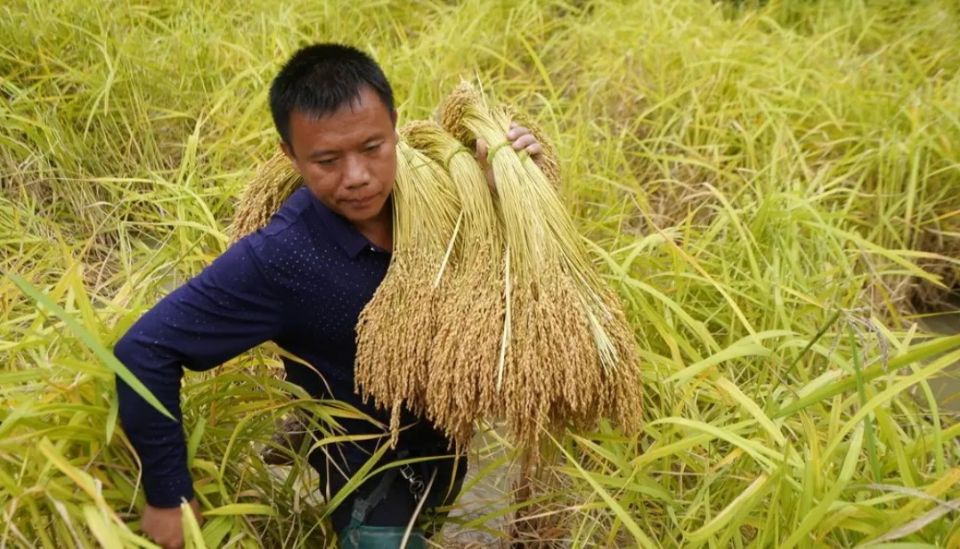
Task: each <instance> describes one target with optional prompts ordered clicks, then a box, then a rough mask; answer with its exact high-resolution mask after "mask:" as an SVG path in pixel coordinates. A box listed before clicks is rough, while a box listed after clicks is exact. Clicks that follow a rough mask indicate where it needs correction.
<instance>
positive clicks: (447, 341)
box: [404, 121, 505, 446]
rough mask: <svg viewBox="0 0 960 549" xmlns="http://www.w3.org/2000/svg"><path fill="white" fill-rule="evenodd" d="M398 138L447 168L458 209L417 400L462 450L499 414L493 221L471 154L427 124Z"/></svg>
mask: <svg viewBox="0 0 960 549" xmlns="http://www.w3.org/2000/svg"><path fill="white" fill-rule="evenodd" d="M404 137H405V139H406V141H407V142H408V143H409V144H410V145H411V146H413V147H416V148H417V149H418V150H420V151H421V152H423V153H424V154H426V155H427V156H429V157H430V158H431V159H433V160H434V161H435V162H437V163H439V164H440V165H441V166H445V167H446V169H447V171H448V172H449V174H450V179H451V180H452V181H453V182H454V183H455V185H456V191H457V195H458V197H459V202H460V205H461V213H460V220H459V222H458V230H457V235H456V239H455V240H454V241H453V242H452V244H453V246H452V248H451V250H452V253H451V254H450V256H449V257H450V261H449V263H448V268H449V269H450V279H449V283H448V284H445V285H444V286H443V287H442V288H439V290H440V292H439V294H438V295H437V296H436V297H437V302H436V303H437V305H436V313H437V317H438V318H440V319H443V321H442V322H440V323H438V325H437V326H436V332H435V333H434V336H433V342H432V345H431V350H430V355H429V357H428V359H429V375H428V377H427V385H426V388H425V395H424V396H425V399H426V405H427V409H426V412H427V415H428V417H429V418H430V419H431V420H432V421H433V422H434V423H435V424H436V425H438V426H439V427H441V428H442V429H443V430H444V431H445V432H446V434H447V435H448V436H449V437H450V438H451V439H452V440H454V441H455V442H456V444H457V445H458V446H465V445H466V444H468V443H469V441H470V439H471V438H472V435H473V424H474V421H475V420H476V418H477V417H480V416H486V417H501V416H502V415H503V414H504V412H505V410H504V406H503V404H504V403H503V400H502V399H501V398H500V395H498V394H497V391H496V390H495V389H496V387H495V384H494V383H493V382H492V380H494V379H495V378H496V366H497V364H498V362H499V361H500V360H501V359H502V349H504V348H505V346H504V345H503V316H504V297H503V296H504V286H503V271H502V260H503V250H504V247H503V239H502V236H501V234H500V220H499V216H498V213H497V208H496V205H495V204H494V196H493V193H491V192H490V189H489V188H488V186H487V181H486V177H485V175H484V173H483V171H482V169H481V168H480V165H479V164H478V163H477V162H476V160H475V159H474V157H473V151H472V150H470V149H467V148H465V147H464V146H463V145H462V144H461V143H460V142H459V141H457V140H456V139H455V138H454V137H453V136H451V135H450V134H448V133H447V132H445V131H444V130H443V128H441V127H440V126H439V125H438V124H437V123H435V122H432V121H421V122H413V123H410V124H408V125H407V126H406V127H405V131H404Z"/></svg>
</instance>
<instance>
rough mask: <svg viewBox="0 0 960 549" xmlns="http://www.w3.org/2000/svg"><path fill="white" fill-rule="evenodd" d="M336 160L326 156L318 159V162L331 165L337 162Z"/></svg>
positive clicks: (322, 164)
mask: <svg viewBox="0 0 960 549" xmlns="http://www.w3.org/2000/svg"><path fill="white" fill-rule="evenodd" d="M336 160H337V159H336V158H324V159H322V160H317V164H320V165H321V166H329V165H331V164H333V163H334V162H336Z"/></svg>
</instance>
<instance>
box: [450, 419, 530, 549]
mask: <svg viewBox="0 0 960 549" xmlns="http://www.w3.org/2000/svg"><path fill="white" fill-rule="evenodd" d="M468 460H469V465H468V468H467V477H466V479H465V480H464V483H463V486H464V491H463V493H462V494H461V495H460V499H459V501H458V503H457V507H456V509H454V510H453V511H452V512H451V513H450V517H449V520H448V521H447V522H446V524H444V526H443V530H441V532H440V534H441V535H440V537H439V539H437V540H435V541H436V542H437V543H439V544H440V545H441V546H443V547H460V548H471V549H473V548H477V549H479V548H481V547H483V548H487V547H490V548H498V547H508V546H509V544H508V543H507V542H506V541H505V539H506V536H507V533H508V532H509V529H510V524H509V520H510V515H509V514H507V515H502V516H497V517H491V518H487V519H485V520H482V523H481V524H479V525H476V526H472V527H468V526H467V524H466V523H469V522H470V521H471V520H474V519H478V518H480V517H483V516H484V515H486V514H488V513H491V512H493V511H495V510H497V509H504V508H505V507H508V506H509V505H510V491H511V489H512V487H513V485H514V482H515V480H516V478H517V470H516V469H517V467H516V464H512V463H510V461H509V460H507V459H506V456H505V454H504V451H503V448H502V446H500V445H498V444H493V436H492V435H491V434H490V433H479V434H477V436H476V437H475V438H474V441H473V443H472V444H471V446H470V450H469V452H468Z"/></svg>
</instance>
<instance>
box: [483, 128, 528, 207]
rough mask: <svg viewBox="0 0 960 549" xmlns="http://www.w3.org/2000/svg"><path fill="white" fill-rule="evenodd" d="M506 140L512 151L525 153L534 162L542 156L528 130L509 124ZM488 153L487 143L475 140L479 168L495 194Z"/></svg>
mask: <svg viewBox="0 0 960 549" xmlns="http://www.w3.org/2000/svg"><path fill="white" fill-rule="evenodd" d="M506 138H507V140H508V141H510V145H511V146H512V147H513V150H515V151H517V152H520V151H525V152H526V153H527V154H529V155H530V157H531V158H533V159H534V160H537V159H538V157H539V156H540V155H541V154H543V147H542V146H541V145H540V142H539V141H537V138H536V137H535V136H534V135H533V134H532V133H530V130H529V129H527V128H525V127H523V126H521V125H519V124H517V123H516V122H511V123H510V131H508V132H507V134H506ZM489 152H490V148H489V146H488V145H487V142H486V141H484V140H483V139H477V153H476V157H477V162H479V163H480V167H481V168H483V174H484V175H485V176H486V178H487V185H489V186H490V190H491V191H493V192H496V191H497V181H496V179H495V178H494V176H493V166H491V165H490V161H489V159H488V158H487V154H488V153H489Z"/></svg>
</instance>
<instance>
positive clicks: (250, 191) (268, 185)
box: [229, 152, 303, 242]
mask: <svg viewBox="0 0 960 549" xmlns="http://www.w3.org/2000/svg"><path fill="white" fill-rule="evenodd" d="M301 185H303V178H301V177H300V174H299V173H297V171H296V170H295V169H294V168H293V166H292V165H290V160H289V159H288V158H287V156H286V155H285V154H283V153H282V152H278V153H277V154H275V155H273V156H272V157H271V158H270V159H269V160H267V161H266V162H264V164H263V165H262V166H260V169H259V170H257V175H256V176H254V178H253V179H252V180H250V182H249V183H247V186H246V188H244V190H243V196H242V197H241V198H240V203H239V204H238V205H237V211H236V213H235V214H234V215H233V222H232V223H231V224H230V230H229V233H230V237H231V241H232V242H236V241H237V240H240V239H241V238H243V237H245V236H247V235H248V234H250V233H252V232H254V231H256V230H258V229H262V228H263V227H265V226H266V225H267V223H269V222H270V218H271V217H273V214H275V213H277V211H278V210H279V209H280V206H281V205H282V204H283V202H284V201H285V200H286V199H287V198H290V195H292V194H293V192H294V191H296V190H297V189H298V188H299V187H300V186H301Z"/></svg>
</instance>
